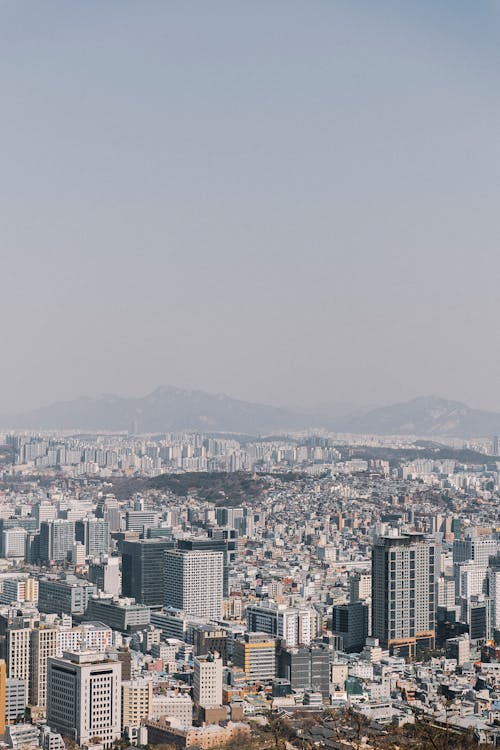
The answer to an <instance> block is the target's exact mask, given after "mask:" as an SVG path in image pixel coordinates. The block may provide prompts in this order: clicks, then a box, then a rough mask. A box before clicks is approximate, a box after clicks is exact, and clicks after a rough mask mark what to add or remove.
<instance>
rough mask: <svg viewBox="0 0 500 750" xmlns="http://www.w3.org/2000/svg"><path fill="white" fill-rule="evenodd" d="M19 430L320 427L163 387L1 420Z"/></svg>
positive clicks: (266, 409)
mask: <svg viewBox="0 0 500 750" xmlns="http://www.w3.org/2000/svg"><path fill="white" fill-rule="evenodd" d="M2 424H4V425H5V426H7V427H10V428H18V429H47V430H51V429H54V430H57V429H61V430H62V429H64V430H88V431H92V430H110V431H122V430H131V429H133V430H134V431H138V432H175V431H182V430H200V431H203V432H242V433H247V434H253V435H257V434H259V433H266V432H272V431H274V430H294V429H304V428H307V427H320V426H321V419H320V418H318V417H315V416H310V415H307V414H298V413H295V412H293V411H289V410H287V409H280V408H277V407H274V406H266V405H263V404H253V403H249V402H246V401H239V400H238V399H234V398H230V397H229V396H225V395H224V394H216V395H213V394H209V393H204V392H203V391H186V390H182V389H180V388H174V387H173V386H162V387H160V388H157V389H156V390H155V391H153V392H152V393H150V394H148V395H147V396H144V397H143V398H121V397H119V396H111V395H103V396H98V397H96V398H89V397H82V398H77V399H75V400H73V401H61V402H58V403H55V404H52V405H51V406H47V407H44V408H41V409H36V410H35V411H31V412H28V413H26V414H21V415H18V416H14V417H10V418H6V419H3V420H2Z"/></svg>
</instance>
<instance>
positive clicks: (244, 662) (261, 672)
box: [233, 633, 276, 682]
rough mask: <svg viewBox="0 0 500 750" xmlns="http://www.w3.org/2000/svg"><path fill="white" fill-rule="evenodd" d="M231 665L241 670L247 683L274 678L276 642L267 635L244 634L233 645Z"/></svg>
mask: <svg viewBox="0 0 500 750" xmlns="http://www.w3.org/2000/svg"><path fill="white" fill-rule="evenodd" d="M233 664H234V666H235V667H240V669H243V671H244V672H245V675H246V679H247V680H248V681H249V682H266V681H267V680H273V679H274V678H275V677H276V642H275V640H274V638H270V637H269V636H268V635H267V633H245V634H244V636H243V639H241V640H235V641H234V643H233Z"/></svg>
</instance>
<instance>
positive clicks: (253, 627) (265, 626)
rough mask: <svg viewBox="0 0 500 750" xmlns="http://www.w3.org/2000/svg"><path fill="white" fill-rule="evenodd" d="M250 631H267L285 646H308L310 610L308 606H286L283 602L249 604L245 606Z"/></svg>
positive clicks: (309, 639) (310, 635) (310, 637)
mask: <svg viewBox="0 0 500 750" xmlns="http://www.w3.org/2000/svg"><path fill="white" fill-rule="evenodd" d="M246 619H247V629H248V631H249V632H250V633H268V634H269V635H272V636H275V637H276V638H279V639H280V640H281V641H283V642H285V643H286V645H287V646H290V647H295V646H308V645H309V644H310V643H311V639H312V633H311V610H310V609H309V608H308V607H287V606H286V605H284V604H274V603H273V602H269V603H268V604H264V603H262V604H250V605H248V607H247V608H246Z"/></svg>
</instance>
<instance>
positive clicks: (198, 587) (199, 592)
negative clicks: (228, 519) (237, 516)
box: [165, 550, 224, 620]
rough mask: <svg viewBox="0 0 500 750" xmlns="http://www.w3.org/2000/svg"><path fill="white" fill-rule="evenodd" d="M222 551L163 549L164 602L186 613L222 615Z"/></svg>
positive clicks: (206, 615) (219, 616)
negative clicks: (164, 550)
mask: <svg viewBox="0 0 500 750" xmlns="http://www.w3.org/2000/svg"><path fill="white" fill-rule="evenodd" d="M223 568H224V555H223V553H222V552H219V551H217V552H214V551H209V550H204V551H201V550H193V551H190V550H166V552H165V606H167V607H174V608H175V609H180V610H183V611H184V612H185V613H186V614H187V615H194V616H195V617H203V618H206V619H208V620H218V619H220V618H221V616H222V589H223V574H224V570H223Z"/></svg>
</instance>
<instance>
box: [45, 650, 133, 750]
mask: <svg viewBox="0 0 500 750" xmlns="http://www.w3.org/2000/svg"><path fill="white" fill-rule="evenodd" d="M47 723H48V724H49V726H51V727H52V728H53V729H56V730H57V731H59V732H61V734H62V735H67V736H68V737H71V738H72V739H74V740H75V742H76V743H77V744H78V745H83V744H86V743H88V742H89V740H90V739H91V738H92V737H100V738H101V740H102V744H103V746H104V747H105V748H109V747H111V746H112V745H113V742H114V741H115V740H116V739H119V737H120V735H121V663H120V662H119V661H111V660H109V659H106V658H105V657H104V656H103V655H101V654H96V653H94V652H89V651H87V652H82V653H71V652H66V653H65V655H64V657H63V658H62V659H60V658H57V657H50V658H49V660H48V669H47Z"/></svg>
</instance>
